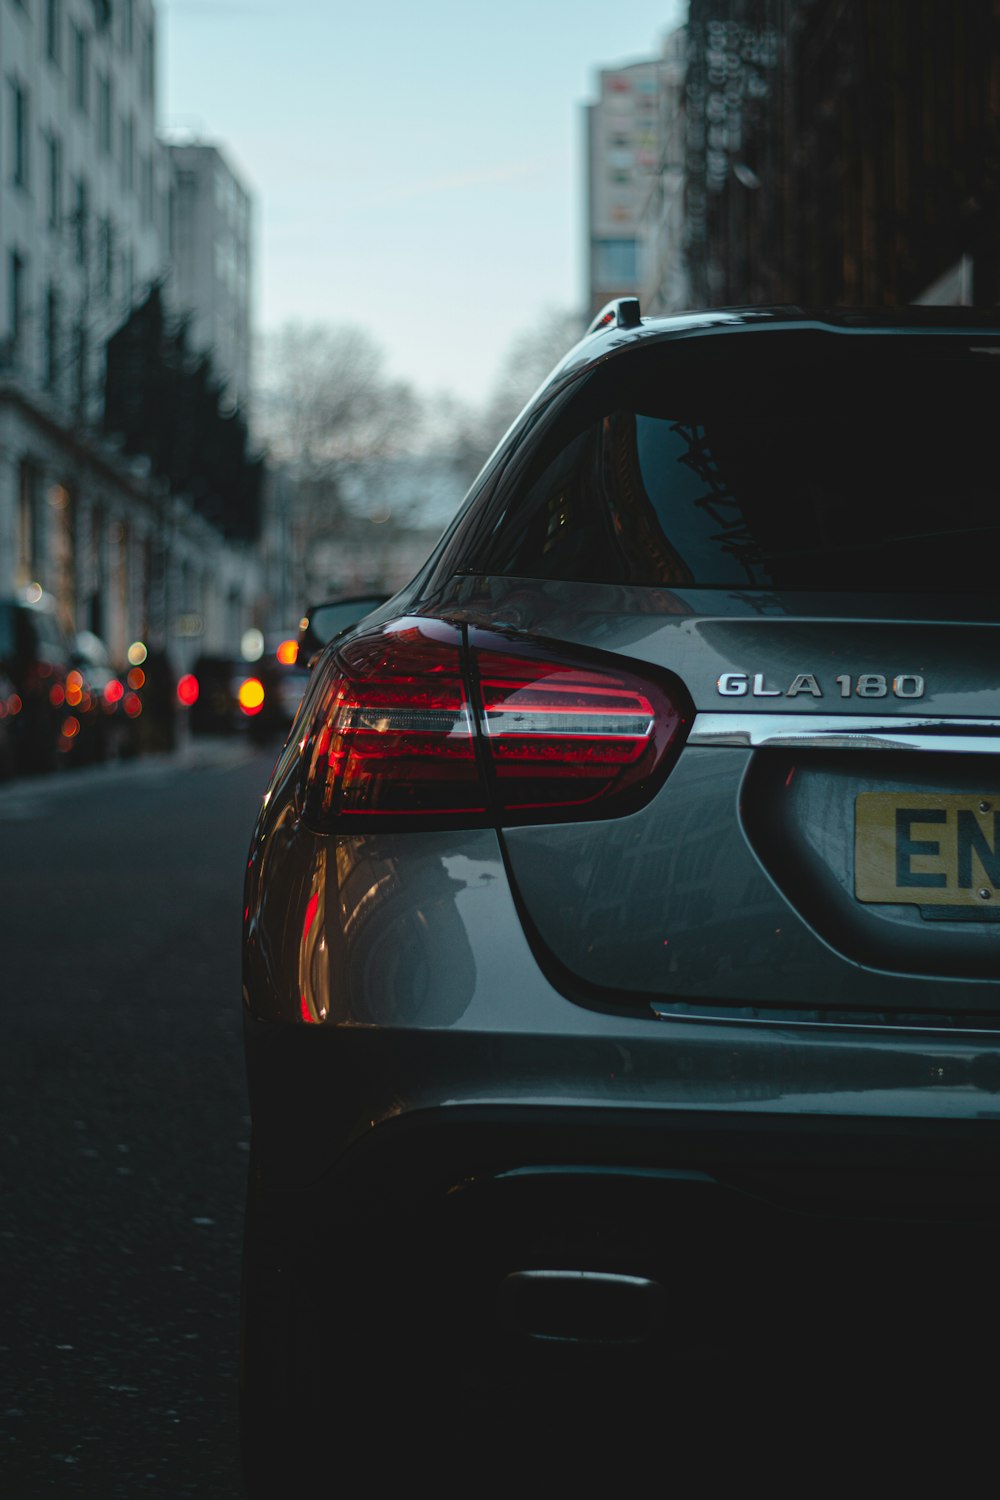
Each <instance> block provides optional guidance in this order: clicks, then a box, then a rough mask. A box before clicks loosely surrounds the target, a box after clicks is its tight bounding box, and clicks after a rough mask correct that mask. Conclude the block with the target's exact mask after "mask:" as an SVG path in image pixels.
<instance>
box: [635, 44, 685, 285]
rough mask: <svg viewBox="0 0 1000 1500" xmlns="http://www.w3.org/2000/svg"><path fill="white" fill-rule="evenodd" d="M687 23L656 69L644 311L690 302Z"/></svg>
mask: <svg viewBox="0 0 1000 1500" xmlns="http://www.w3.org/2000/svg"><path fill="white" fill-rule="evenodd" d="M686 80H687V27H686V26H681V27H679V28H678V29H677V30H676V31H673V32H671V33H670V34H669V35H668V36H667V37H666V38H665V39H664V43H663V55H662V57H661V59H660V64H659V67H658V69H657V83H658V88H657V137H656V138H657V160H656V168H655V171H654V172H653V174H652V177H651V178H650V180H649V188H648V192H647V194H646V199H645V202H644V204H643V208H642V217H641V221H640V241H639V243H640V254H639V271H640V288H639V290H640V299H641V303H642V307H643V309H644V311H646V312H650V313H660V314H663V313H672V312H681V311H682V310H683V309H684V308H687V307H690V305H691V287H690V280H689V277H688V268H687V256H686V253H685V232H686V218H685V175H684V174H685V165H686V150H687V111H686Z"/></svg>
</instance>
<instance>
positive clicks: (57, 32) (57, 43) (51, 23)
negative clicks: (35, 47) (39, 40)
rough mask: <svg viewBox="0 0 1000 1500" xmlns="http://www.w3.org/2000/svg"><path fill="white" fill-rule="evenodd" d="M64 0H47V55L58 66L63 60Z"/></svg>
mask: <svg viewBox="0 0 1000 1500" xmlns="http://www.w3.org/2000/svg"><path fill="white" fill-rule="evenodd" d="M62 27H63V16H62V0H45V56H46V57H47V58H48V60H49V62H53V63H55V64H56V66H58V65H59V63H61V62H62V36H63V32H62Z"/></svg>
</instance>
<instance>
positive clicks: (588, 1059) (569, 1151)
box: [246, 1017, 1000, 1217]
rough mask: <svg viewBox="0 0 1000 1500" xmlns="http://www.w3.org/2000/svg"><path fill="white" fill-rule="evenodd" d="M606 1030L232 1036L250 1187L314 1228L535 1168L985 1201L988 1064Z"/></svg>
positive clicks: (770, 1189)
mask: <svg viewBox="0 0 1000 1500" xmlns="http://www.w3.org/2000/svg"><path fill="white" fill-rule="evenodd" d="M594 1019H595V1020H596V1019H598V1018H597V1017H594ZM612 1019H613V1020H614V1022H615V1028H616V1030H615V1033H614V1034H611V1035H609V1036H608V1037H607V1038H606V1039H602V1038H596V1037H581V1036H577V1037H570V1036H566V1037H562V1038H553V1037H542V1038H539V1037H534V1036H531V1037H524V1036H501V1035H495V1034H494V1035H490V1036H483V1035H472V1036H470V1035H468V1034H460V1035H454V1034H448V1033H444V1034H442V1033H427V1032H414V1033H401V1032H396V1031H384V1032H379V1031H368V1030H354V1029H348V1028H337V1027H322V1028H316V1029H315V1030H314V1029H311V1028H310V1029H308V1030H307V1029H306V1028H291V1027H286V1026H271V1025H266V1024H263V1023H260V1022H254V1021H251V1020H248V1021H247V1023H246V1046H247V1058H248V1073H249V1078H250V1086H251V1105H252V1108H253V1118H254V1151H255V1161H256V1171H257V1174H258V1179H259V1183H260V1186H261V1187H262V1188H265V1189H274V1190H278V1191H285V1192H288V1191H290V1190H292V1191H294V1190H298V1191H299V1192H301V1193H302V1194H303V1195H304V1199H308V1200H310V1201H312V1202H313V1204H314V1210H313V1216H314V1217H325V1216H328V1215H334V1216H338V1215H344V1216H347V1217H351V1216H354V1215H356V1214H358V1213H360V1214H361V1215H362V1216H363V1215H364V1214H365V1213H367V1212H370V1211H372V1209H373V1207H374V1208H377V1209H378V1211H379V1212H381V1211H383V1210H385V1209H387V1208H391V1207H392V1205H393V1204H396V1203H398V1204H399V1205H400V1206H403V1205H412V1204H414V1203H417V1202H420V1201H429V1200H432V1199H435V1198H437V1197H439V1196H441V1195H446V1194H447V1193H448V1192H450V1191H451V1190H453V1189H454V1188H455V1187H456V1186H459V1185H461V1184H463V1183H465V1182H468V1181H472V1180H477V1181H478V1180H483V1179H486V1178H489V1179H494V1178H499V1177H503V1176H506V1175H508V1174H510V1173H511V1172H515V1171H518V1170H520V1169H535V1168H539V1167H542V1168H546V1169H551V1168H572V1169H579V1168H595V1169H600V1170H601V1171H603V1172H608V1171H611V1172H616V1171H617V1172H619V1173H621V1174H623V1175H628V1174H629V1173H635V1172H650V1171H653V1172H657V1171H660V1172H667V1173H668V1174H669V1173H676V1172H678V1171H681V1172H690V1171H695V1172H699V1173H703V1174H705V1175H706V1176H707V1177H709V1178H711V1179H712V1180H713V1181H716V1182H718V1183H720V1184H724V1185H728V1186H732V1187H734V1188H737V1189H739V1190H741V1191H742V1190H747V1191H750V1192H754V1193H755V1192H758V1191H760V1192H762V1193H763V1195H764V1196H765V1197H773V1199H774V1201H775V1202H777V1203H781V1204H782V1205H783V1206H787V1207H789V1208H791V1209H798V1208H800V1207H807V1208H816V1209H818V1210H819V1211H823V1212H839V1211H840V1207H841V1206H843V1207H844V1208H845V1209H846V1210H847V1211H854V1210H852V1209H850V1208H849V1207H848V1205H849V1202H850V1201H852V1200H853V1199H857V1200H858V1201H859V1202H878V1203H881V1204H882V1205H883V1206H884V1207H885V1208H886V1210H887V1211H892V1212H904V1213H905V1212H909V1208H908V1205H917V1206H919V1205H923V1207H922V1209H921V1211H922V1212H924V1213H929V1212H930V1204H931V1202H932V1201H933V1202H935V1203H940V1204H941V1205H942V1206H943V1208H944V1211H945V1213H946V1214H947V1213H950V1211H951V1207H950V1206H949V1205H954V1207H955V1208H956V1209H959V1211H961V1212H964V1209H962V1207H961V1205H962V1204H963V1203H964V1204H966V1205H968V1206H969V1207H971V1208H973V1209H976V1211H978V1209H977V1205H978V1206H980V1207H982V1206H984V1205H987V1206H988V1204H989V1202H991V1201H992V1196H993V1194H994V1192H1000V1101H998V1095H997V1087H998V1067H997V1066H996V1063H997V1059H996V1057H995V1054H994V1049H993V1048H992V1045H991V1046H989V1047H988V1048H983V1049H980V1048H978V1047H976V1046H975V1045H973V1044H972V1042H971V1039H965V1040H964V1042H963V1040H960V1039H956V1038H954V1037H950V1036H949V1037H947V1038H945V1039H943V1040H940V1041H936V1040H933V1039H931V1038H928V1037H927V1036H924V1035H911V1034H901V1035H899V1036H893V1035H891V1034H888V1033H873V1032H872V1030H871V1029H870V1028H869V1029H867V1030H866V1031H865V1032H864V1033H862V1034H860V1035H859V1034H858V1033H853V1032H852V1033H850V1034H848V1035H841V1034H837V1032H836V1029H835V1028H822V1027H805V1028H802V1032H803V1035H802V1036H800V1037H798V1036H794V1035H792V1034H791V1033H792V1032H793V1031H794V1028H789V1027H782V1028H777V1027H770V1026H767V1025H760V1024H759V1025H752V1024H748V1025H747V1026H745V1027H742V1028H741V1027H739V1026H735V1025H729V1026H698V1025H685V1026H678V1027H676V1028H675V1027H674V1026H673V1023H657V1022H645V1023H644V1024H645V1025H646V1027H647V1028H650V1030H651V1031H652V1032H653V1035H652V1036H651V1037H650V1039H649V1044H648V1045H647V1046H644V1047H640V1046H632V1047H630V1046H629V1045H628V1043H627V1042H626V1041H625V1040H623V1038H622V1036H621V1024H622V1018H621V1017H614V1018H609V1024H610V1020H612ZM764 1184H769V1185H767V1186H764Z"/></svg>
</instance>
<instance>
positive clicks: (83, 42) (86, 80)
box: [73, 26, 90, 114]
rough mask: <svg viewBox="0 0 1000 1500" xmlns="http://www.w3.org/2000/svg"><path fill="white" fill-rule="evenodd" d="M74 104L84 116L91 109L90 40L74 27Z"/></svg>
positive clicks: (84, 33)
mask: <svg viewBox="0 0 1000 1500" xmlns="http://www.w3.org/2000/svg"><path fill="white" fill-rule="evenodd" d="M73 103H74V105H75V106H76V108H77V109H78V110H80V111H81V112H82V113H83V114H86V113H87V110H88V109H89V108H90V38H89V37H88V35H87V33H86V32H85V31H84V29H83V27H82V26H74V27H73Z"/></svg>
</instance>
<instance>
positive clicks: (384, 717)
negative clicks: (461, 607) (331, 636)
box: [304, 620, 487, 826]
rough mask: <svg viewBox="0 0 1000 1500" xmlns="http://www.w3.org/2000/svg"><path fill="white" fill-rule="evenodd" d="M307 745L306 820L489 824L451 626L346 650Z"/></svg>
mask: <svg viewBox="0 0 1000 1500" xmlns="http://www.w3.org/2000/svg"><path fill="white" fill-rule="evenodd" d="M304 748H305V752H306V754H307V756H308V762H307V765H308V770H307V776H306V790H305V806H304V813H305V816H306V818H307V820H309V821H310V822H314V823H315V824H316V825H317V826H323V825H326V824H328V823H329V822H330V821H331V820H332V819H337V818H345V817H346V818H351V819H358V820H361V821H363V822H365V823H376V822H378V821H379V819H384V818H386V817H400V816H402V817H413V818H417V819H420V820H426V819H427V818H428V817H434V816H437V817H459V818H462V819H471V820H473V821H480V822H481V821H483V820H484V819H485V817H486V814H487V803H486V788H485V785H484V781H483V777H482V772H481V769H480V766H479V761H478V757H477V754H476V743H475V736H474V733H473V727H472V711H471V704H470V701H469V695H468V689H467V686H466V681H465V674H464V671H463V666H462V650H461V635H460V632H459V631H458V630H457V629H455V628H454V627H452V626H448V625H441V624H439V623H438V622H437V621H423V620H409V621H405V620H404V621H401V622H397V624H396V625H394V626H392V627H390V628H389V629H387V630H385V631H384V632H383V631H379V632H378V633H377V634H373V635H366V636H361V637H360V638H358V639H357V640H354V641H352V642H350V643H349V644H348V645H347V646H345V647H344V648H343V650H342V651H340V652H339V653H338V655H337V656H336V657H335V658H334V663H333V666H332V668H331V669H329V675H328V682H327V691H326V694H325V698H324V702H323V705H322V707H321V710H320V714H319V716H318V718H317V720H316V722H315V723H314V725H313V728H312V732H311V739H310V740H309V742H308V743H307V744H306V746H305V747H304Z"/></svg>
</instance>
